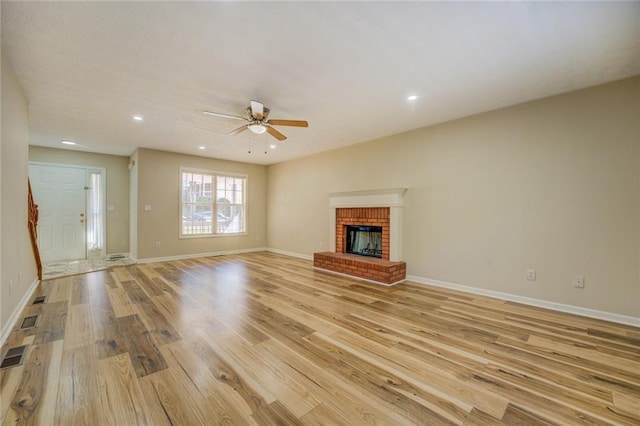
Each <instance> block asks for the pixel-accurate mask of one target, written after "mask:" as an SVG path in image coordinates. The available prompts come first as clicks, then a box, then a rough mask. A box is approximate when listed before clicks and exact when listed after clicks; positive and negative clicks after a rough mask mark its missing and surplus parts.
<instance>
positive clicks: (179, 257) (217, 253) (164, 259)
mask: <svg viewBox="0 0 640 426" xmlns="http://www.w3.org/2000/svg"><path fill="white" fill-rule="evenodd" d="M256 251H267V248H266V247H256V248H250V249H239V250H224V251H212V252H208V253H193V254H180V255H177V256H165V257H150V258H146V259H136V263H155V262H167V261H171V260H182V259H194V258H197V257H207V256H224V255H227V254H242V253H252V252H256Z"/></svg>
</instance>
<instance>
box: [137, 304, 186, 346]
mask: <svg viewBox="0 0 640 426" xmlns="http://www.w3.org/2000/svg"><path fill="white" fill-rule="evenodd" d="M134 306H135V312H136V313H137V314H138V317H139V318H140V319H141V320H142V322H143V323H144V324H145V326H146V328H147V330H149V332H150V333H151V336H152V337H153V339H154V341H155V343H156V344H157V345H164V344H167V343H171V342H175V341H176V340H179V339H181V338H182V337H181V336H180V334H178V332H177V331H176V330H175V329H174V328H173V326H172V325H171V324H169V322H168V321H167V319H166V318H165V317H164V316H162V314H161V313H160V311H159V310H158V308H156V307H155V305H154V304H153V303H152V302H150V301H149V302H143V303H138V304H137V305H134Z"/></svg>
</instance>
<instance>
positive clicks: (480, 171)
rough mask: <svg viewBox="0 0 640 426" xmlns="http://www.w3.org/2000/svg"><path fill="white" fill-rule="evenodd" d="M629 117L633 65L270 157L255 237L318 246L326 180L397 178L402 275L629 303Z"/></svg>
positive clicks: (570, 299)
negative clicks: (377, 134) (485, 106)
mask: <svg viewBox="0 0 640 426" xmlns="http://www.w3.org/2000/svg"><path fill="white" fill-rule="evenodd" d="M638 117H640V78H634V79H628V80H623V81H620V82H616V83H612V84H607V85H603V86H599V87H595V88H591V89H587V90H581V91H577V92H573V93H569V94H565V95H561V96H555V97H551V98H547V99H543V100H539V101H535V102H530V103H526V104H522V105H517V106H514V107H510V108H506V109H502V110H498V111H493V112H489V113H485V114H480V115H476V116H472V117H468V118H464V119H460V120H456V121H452V122H448V123H444V124H441V125H436V126H431V127H428V128H423V129H419V130H415V131H412V132H408V133H404V134H400V135H395V136H392V137H388V138H383V139H380V140H376V141H372V142H369V143H366V144H359V145H355V146H351V147H348V148H344V149H340V150H335V151H331V152H326V153H321V154H318V155H314V156H311V157H307V158H303V159H300V160H295V161H290V162H286V163H282V164H278V165H273V166H269V167H268V181H269V186H268V210H267V214H268V218H269V223H268V236H269V238H268V245H269V247H272V248H275V249H280V250H284V251H290V252H295V253H300V254H306V255H309V254H312V253H313V252H315V251H320V250H326V249H327V248H328V241H327V239H328V235H329V204H328V196H327V193H330V192H339V191H351V190H364V189H378V188H392V187H407V188H408V191H407V194H406V197H405V208H404V235H403V239H404V244H403V249H404V254H405V255H404V257H405V260H406V261H407V266H408V273H409V274H410V275H414V276H418V277H423V278H428V279H435V280H440V281H445V282H449V283H455V284H463V285H468V286H473V287H477V288H481V289H487V290H492V291H499V292H505V293H510V294H514V295H519V296H525V297H531V298H536V299H540V300H546V301H552V302H556V303H562V304H568V305H574V306H579V307H584V308H590V309H596V310H602V311H607V312H611V313H617V314H622V315H631V316H640V127H639V126H640V125H639V124H638V123H639V122H640V120H638ZM527 268H535V269H536V270H537V275H538V277H537V280H536V281H535V282H530V281H526V279H525V270H526V269H527ZM574 274H582V275H584V276H585V288H584V289H575V288H573V287H572V285H571V279H572V275H574Z"/></svg>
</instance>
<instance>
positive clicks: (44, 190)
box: [29, 164, 87, 262]
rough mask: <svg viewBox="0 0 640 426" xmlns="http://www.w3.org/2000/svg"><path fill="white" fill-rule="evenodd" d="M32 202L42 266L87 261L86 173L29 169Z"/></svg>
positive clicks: (38, 167) (39, 167) (57, 168)
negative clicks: (34, 208)
mask: <svg viewBox="0 0 640 426" xmlns="http://www.w3.org/2000/svg"><path fill="white" fill-rule="evenodd" d="M29 178H30V179H31V189H32V190H33V199H34V202H35V203H36V204H37V205H38V211H39V219H38V248H39V249H40V257H41V258H42V261H43V262H52V261H57V260H76V259H84V258H85V257H86V248H85V241H86V237H85V224H86V212H85V206H86V198H85V197H86V195H85V185H86V182H87V170H86V169H83V168H76V167H65V166H48V165H40V164H30V165H29Z"/></svg>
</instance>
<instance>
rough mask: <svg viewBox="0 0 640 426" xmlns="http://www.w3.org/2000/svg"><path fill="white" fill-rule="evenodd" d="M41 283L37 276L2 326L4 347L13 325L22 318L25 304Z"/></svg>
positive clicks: (0, 335) (1, 336) (1, 340)
mask: <svg viewBox="0 0 640 426" xmlns="http://www.w3.org/2000/svg"><path fill="white" fill-rule="evenodd" d="M39 283H40V280H39V279H37V278H36V279H35V280H34V281H33V282H32V283H31V285H30V286H29V288H28V289H27V291H26V293H25V294H24V296H22V299H20V303H18V306H16V308H15V309H14V310H13V312H12V313H11V316H10V317H9V319H8V320H7V322H6V323H5V325H4V327H3V328H2V333H0V347H2V346H3V345H4V342H6V341H7V338H8V337H9V334H10V333H11V330H13V327H14V326H15V325H16V322H17V321H18V319H19V318H20V314H21V313H22V311H23V309H24V308H25V306H27V303H29V300H31V296H33V292H34V291H36V288H38V284H39Z"/></svg>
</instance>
